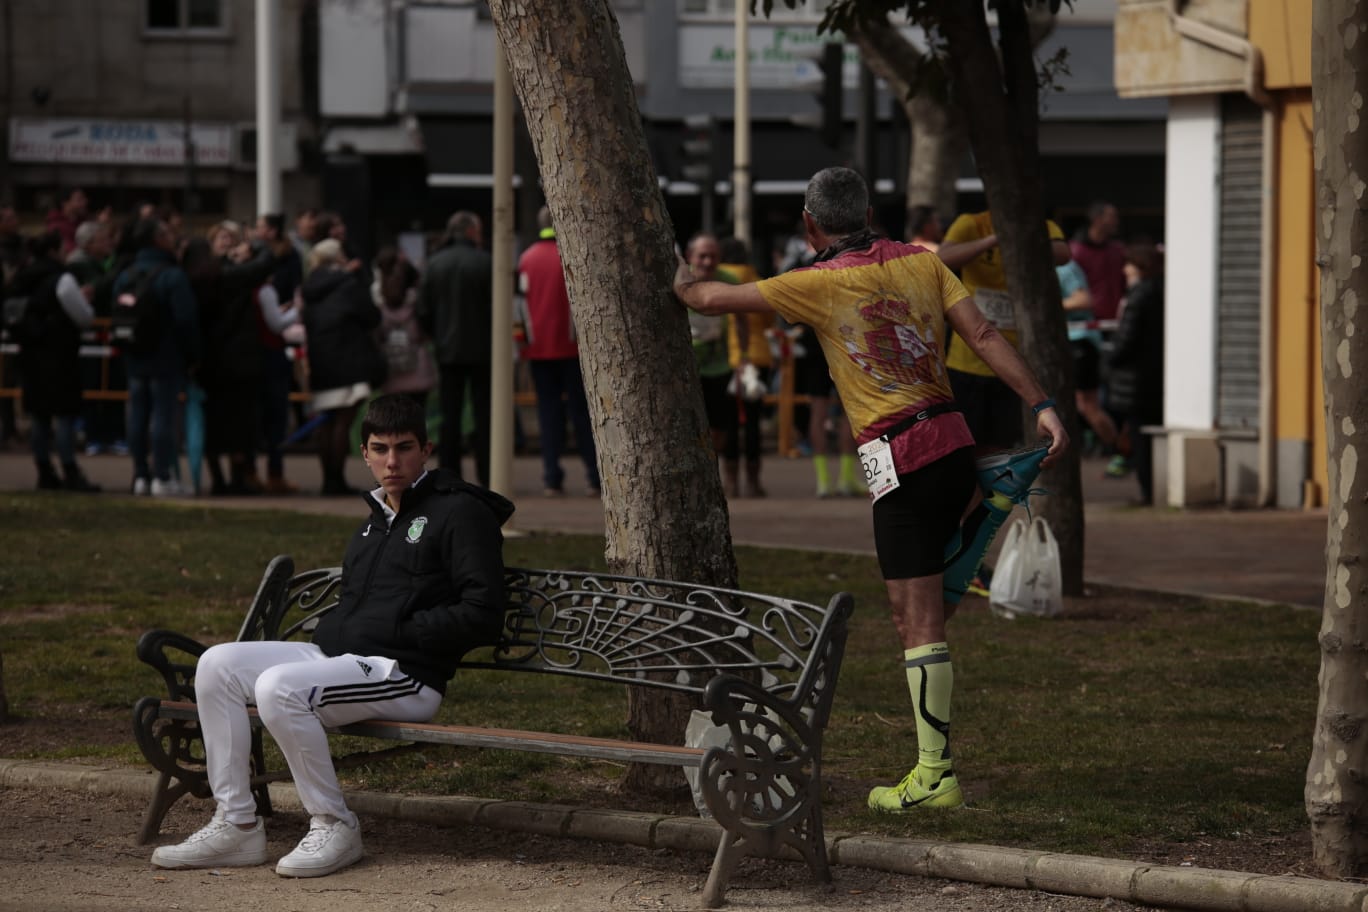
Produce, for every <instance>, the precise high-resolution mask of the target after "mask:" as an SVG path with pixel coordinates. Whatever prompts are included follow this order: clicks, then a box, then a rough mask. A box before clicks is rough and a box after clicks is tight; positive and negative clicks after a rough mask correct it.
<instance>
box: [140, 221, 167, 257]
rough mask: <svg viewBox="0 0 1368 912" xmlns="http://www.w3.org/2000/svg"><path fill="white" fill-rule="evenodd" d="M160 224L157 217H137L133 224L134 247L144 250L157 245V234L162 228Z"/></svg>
mask: <svg viewBox="0 0 1368 912" xmlns="http://www.w3.org/2000/svg"><path fill="white" fill-rule="evenodd" d="M162 224H163V223H162V220H161V219H159V218H145V219H138V223H137V224H136V225H134V226H133V246H134V248H135V249H137V250H145V249H146V248H148V247H155V246H157V234H158V232H160V231H161V230H162Z"/></svg>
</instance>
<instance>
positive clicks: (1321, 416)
mask: <svg viewBox="0 0 1368 912" xmlns="http://www.w3.org/2000/svg"><path fill="white" fill-rule="evenodd" d="M1275 94H1276V97H1277V99H1278V101H1279V111H1278V115H1279V122H1278V162H1277V172H1276V174H1277V184H1276V193H1277V209H1278V212H1277V218H1276V220H1275V225H1274V229H1275V231H1276V237H1275V239H1274V250H1275V251H1276V256H1277V263H1276V267H1275V270H1276V275H1275V278H1274V289H1273V293H1274V304H1273V312H1274V317H1273V319H1274V345H1275V346H1276V352H1275V356H1274V358H1275V364H1276V371H1277V373H1276V377H1275V378H1273V383H1274V391H1275V397H1276V398H1275V400H1274V401H1275V409H1276V412H1275V413H1276V418H1275V420H1274V425H1275V428H1276V439H1278V440H1280V441H1305V442H1307V443H1308V444H1309V452H1308V457H1307V458H1308V460H1309V464H1308V466H1307V471H1308V475H1309V476H1310V479H1311V481H1312V485H1311V491H1310V492H1309V496H1308V505H1310V506H1321V505H1323V504H1324V502H1325V500H1324V497H1325V485H1326V465H1325V398H1324V394H1323V391H1322V388H1321V345H1320V274H1319V270H1318V269H1317V268H1316V264H1315V259H1316V228H1315V188H1314V180H1315V172H1314V166H1313V159H1312V148H1311V93H1310V92H1309V91H1306V90H1299V91H1294V92H1278V93H1275Z"/></svg>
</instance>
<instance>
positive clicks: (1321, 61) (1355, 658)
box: [1306, 0, 1368, 877]
mask: <svg viewBox="0 0 1368 912" xmlns="http://www.w3.org/2000/svg"><path fill="white" fill-rule="evenodd" d="M1366 30H1368V7H1365V6H1364V5H1363V4H1361V3H1358V2H1356V0H1316V3H1315V7H1314V10H1313V13H1312V38H1311V94H1312V99H1313V108H1314V116H1315V137H1316V138H1315V161H1316V208H1317V210H1318V212H1319V218H1317V220H1316V225H1317V234H1318V238H1317V240H1318V257H1317V263H1318V264H1319V266H1320V275H1321V340H1322V341H1321V351H1322V353H1323V354H1322V357H1321V360H1322V365H1321V372H1322V382H1323V384H1324V388H1325V435H1326V454H1327V458H1328V462H1329V465H1328V469H1329V490H1330V511H1329V523H1328V533H1327V535H1326V545H1325V607H1324V613H1323V614H1322V617H1321V628H1320V647H1321V667H1320V702H1319V706H1318V708H1317V710H1316V727H1315V732H1314V734H1313V736H1312V742H1311V762H1310V765H1309V767H1308V769H1307V772H1306V813H1307V816H1308V817H1309V818H1310V821H1311V837H1312V853H1313V857H1314V858H1315V862H1316V866H1317V867H1318V868H1319V869H1320V871H1321V872H1322V873H1323V874H1325V875H1327V876H1330V877H1363V876H1364V875H1365V874H1368V782H1366V781H1365V778H1364V770H1365V769H1368V725H1366V724H1365V723H1368V695H1366V694H1365V692H1364V688H1363V682H1364V680H1365V679H1366V678H1368V648H1366V647H1365V643H1366V642H1368V615H1366V614H1365V612H1364V593H1365V592H1368V564H1365V563H1364V556H1365V555H1364V552H1365V536H1366V535H1368V476H1360V475H1359V474H1358V437H1357V434H1358V429H1359V428H1365V429H1368V388H1366V387H1365V386H1364V382H1363V373H1364V371H1368V333H1366V332H1363V331H1355V316H1356V312H1357V310H1358V307H1359V306H1360V305H1361V303H1362V302H1365V301H1368V265H1365V264H1364V263H1363V262H1362V260H1361V257H1362V255H1363V251H1364V250H1365V249H1368V225H1365V223H1364V219H1363V188H1364V182H1365V181H1366V180H1368V125H1365V124H1364V123H1363V121H1362V120H1361V117H1362V106H1363V104H1362V103H1363V99H1364V98H1365V97H1368V70H1365V69H1364V68H1362V67H1361V66H1359V65H1358V64H1359V62H1360V61H1361V60H1362V58H1363V50H1362V43H1363V41H1364V32H1365V31H1366Z"/></svg>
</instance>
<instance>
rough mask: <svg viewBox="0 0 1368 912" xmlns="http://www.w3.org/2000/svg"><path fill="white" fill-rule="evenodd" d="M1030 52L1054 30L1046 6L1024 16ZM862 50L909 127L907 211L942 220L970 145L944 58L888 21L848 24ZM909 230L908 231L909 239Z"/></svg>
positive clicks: (953, 200) (951, 209)
mask: <svg viewBox="0 0 1368 912" xmlns="http://www.w3.org/2000/svg"><path fill="white" fill-rule="evenodd" d="M1027 15H1028V17H1029V20H1030V24H1031V46H1032V47H1037V46H1039V45H1040V43H1041V42H1042V41H1044V40H1045V38H1046V37H1047V36H1048V35H1049V34H1050V32H1052V31H1053V30H1054V24H1055V13H1054V11H1053V10H1051V9H1050V7H1049V5H1048V4H1040V5H1039V6H1034V7H1031V8H1030V9H1028V10H1027ZM847 37H848V38H849V39H850V40H851V41H853V42H855V44H856V46H857V47H859V49H860V55H861V56H862V57H863V58H864V61H865V64H866V65H867V66H868V67H869V68H870V70H872V71H873V72H874V75H875V76H878V77H879V78H880V79H882V80H883V81H884V82H885V83H886V84H887V85H888V90H889V92H890V94H892V96H893V101H894V103H895V104H898V105H899V106H900V107H901V108H902V110H903V115H904V117H905V118H906V119H907V123H908V127H909V136H908V142H909V146H908V148H909V150H910V151H909V153H908V157H907V175H906V185H907V191H906V193H905V194H904V196H905V202H906V205H907V211H908V213H909V214H911V212H912V210H913V209H915V208H916V207H918V206H930V207H931V208H932V209H934V210H935V211H937V212H939V213H940V214H941V215H942V216H943V217H949V216H952V215H953V214H954V213H955V210H956V207H957V205H958V201H957V197H958V193H957V191H956V189H955V181H956V179H957V178H958V177H959V173H960V170H959V169H960V165H961V164H963V162H964V153H965V150H966V149H967V148H968V144H969V139H968V136H967V135H966V133H965V123H964V117H963V115H962V113H961V111H960V109H959V107H958V106H957V105H954V104H951V103H950V100H949V98H948V93H947V86H946V85H945V68H944V66H943V64H944V58H943V57H942V56H940V55H938V54H935V53H923V52H922V51H921V49H920V48H918V47H917V46H916V45H914V44H913V43H912V42H911V41H909V40H908V39H907V37H906V36H905V35H903V33H902V32H901V31H900V30H899V29H898V28H897V27H896V26H895V25H894V24H893V23H892V22H890V21H889V19H888V17H887V16H884V17H883V18H882V19H878V18H876V19H872V20H870V21H867V22H860V21H855V22H852V23H851V31H850V33H849V35H848V36H847ZM911 231H912V226H911V225H909V226H908V235H909V239H910V234H911Z"/></svg>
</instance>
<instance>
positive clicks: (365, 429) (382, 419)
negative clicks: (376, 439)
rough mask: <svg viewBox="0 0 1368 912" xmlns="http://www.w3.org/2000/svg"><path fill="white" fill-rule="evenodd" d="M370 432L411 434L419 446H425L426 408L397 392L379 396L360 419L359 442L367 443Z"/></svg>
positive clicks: (426, 439)
mask: <svg viewBox="0 0 1368 912" xmlns="http://www.w3.org/2000/svg"><path fill="white" fill-rule="evenodd" d="M372 434H399V435H403V434H412V435H413V436H414V437H417V438H418V445H419V446H427V442H428V434H427V410H426V409H424V408H423V407H422V406H421V405H419V404H418V401H417V400H416V399H412V398H410V397H408V396H404V395H400V394H398V393H391V394H389V395H385V396H380V397H379V398H377V399H376V400H375V401H374V402H372V403H371V404H370V408H368V409H366V417H365V418H363V419H361V443H362V444H363V445H368V444H369V443H370V439H371V435H372Z"/></svg>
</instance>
